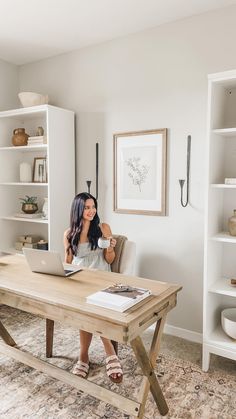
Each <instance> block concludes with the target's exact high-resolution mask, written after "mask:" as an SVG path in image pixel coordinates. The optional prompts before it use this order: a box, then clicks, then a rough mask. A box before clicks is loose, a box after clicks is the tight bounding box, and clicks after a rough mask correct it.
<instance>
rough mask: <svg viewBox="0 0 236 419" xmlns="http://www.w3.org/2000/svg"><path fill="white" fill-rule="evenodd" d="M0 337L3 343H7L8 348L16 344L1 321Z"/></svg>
mask: <svg viewBox="0 0 236 419" xmlns="http://www.w3.org/2000/svg"><path fill="white" fill-rule="evenodd" d="M0 336H1V338H2V339H3V340H4V342H5V343H7V345H10V346H15V345H16V342H15V341H14V339H13V338H12V337H11V335H10V334H9V333H8V331H7V329H6V328H5V327H4V326H3V324H2V322H1V321H0Z"/></svg>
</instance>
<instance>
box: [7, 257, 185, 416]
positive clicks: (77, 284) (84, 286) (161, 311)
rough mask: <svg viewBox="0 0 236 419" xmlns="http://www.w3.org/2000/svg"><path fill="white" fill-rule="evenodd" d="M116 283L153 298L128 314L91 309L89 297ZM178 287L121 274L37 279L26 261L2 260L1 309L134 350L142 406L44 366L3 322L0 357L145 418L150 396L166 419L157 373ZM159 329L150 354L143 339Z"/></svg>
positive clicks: (88, 272) (86, 272)
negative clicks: (69, 327) (148, 291)
mask: <svg viewBox="0 0 236 419" xmlns="http://www.w3.org/2000/svg"><path fill="white" fill-rule="evenodd" d="M114 282H122V283H126V284H129V285H133V286H140V287H144V288H149V289H151V290H152V292H153V294H154V295H153V296H152V297H150V298H149V299H148V300H147V301H145V302H143V303H142V304H140V305H139V306H138V307H137V308H135V307H132V308H131V309H129V310H128V311H126V312H125V313H118V312H116V311H112V310H108V309H103V308H101V307H96V306H93V305H90V304H87V303H86V296H87V295H89V294H91V293H93V292H95V291H98V290H100V289H101V288H104V287H106V286H108V285H111V284H113V283H114ZM180 289H181V287H180V286H178V285H173V284H167V283H165V282H157V281H152V280H148V279H141V278H137V277H130V276H125V275H121V274H116V273H111V272H102V271H93V270H84V271H82V272H79V273H77V274H75V275H73V277H71V278H61V277H57V276H51V275H42V274H36V273H32V272H31V271H30V269H29V267H28V265H27V264H26V262H25V258H24V257H23V256H20V255H18V256H16V255H14V256H12V255H11V256H4V257H2V258H1V259H0V303H2V304H6V305H8V306H11V307H15V308H18V309H20V310H24V311H27V312H29V313H33V314H36V315H39V316H41V317H44V318H47V319H51V320H59V321H61V322H64V323H66V324H70V325H72V326H75V327H76V328H77V329H83V330H87V331H88V332H92V333H96V334H98V335H100V336H105V337H107V338H109V339H112V340H115V341H118V342H122V343H125V344H130V345H131V347H132V349H133V351H134V354H135V356H136V359H137V362H138V364H139V365H140V367H141V369H142V372H143V381H142V385H141V388H140V391H139V394H138V397H137V400H132V399H129V398H126V397H124V396H122V395H119V394H117V393H114V392H112V391H110V390H108V389H106V388H104V387H101V386H99V385H97V384H95V383H93V382H90V381H89V380H85V379H83V378H80V377H78V376H75V375H73V374H72V373H70V372H67V371H64V370H63V369H61V368H58V367H56V366H54V365H51V364H49V363H48V362H45V361H42V360H40V359H38V358H36V357H34V356H32V355H31V354H30V353H27V352H25V351H24V352H23V351H22V350H20V348H18V347H17V344H16V343H15V341H14V339H13V338H12V336H10V334H9V333H8V331H7V330H6V328H5V327H4V326H3V324H2V323H1V322H0V336H1V337H2V339H3V341H4V342H5V343H4V342H0V352H2V353H4V354H5V355H8V356H10V357H13V358H15V359H16V360H17V361H20V362H23V363H24V364H26V365H29V366H30V367H33V368H36V369H37V370H39V371H42V372H44V373H47V374H48V375H50V376H51V377H54V378H56V379H58V380H61V381H63V382H64V383H67V384H70V385H71V386H74V387H75V388H77V389H79V390H82V391H84V392H86V393H88V394H90V395H92V396H94V397H96V398H98V399H99V400H102V401H104V402H106V403H110V404H111V405H113V406H115V407H117V408H118V409H120V410H121V411H123V412H125V413H127V414H129V415H132V416H135V417H138V418H142V417H143V415H144V409H145V404H146V400H147V396H148V393H149V390H150V391H151V392H152V395H153V397H154V400H155V402H156V404H157V406H158V409H159V411H160V413H161V414H162V415H165V414H166V413H167V412H168V406H167V404H166V401H165V398H164V396H163V394H162V391H161V388H160V386H159V383H158V381H157V378H156V375H155V373H154V370H153V368H154V366H155V362H156V358H157V354H158V351H159V348H160V341H161V334H162V331H163V326H164V322H165V318H166V315H167V313H168V311H170V310H171V309H172V308H173V307H174V306H175V305H176V297H177V292H178V291H179V290H180ZM153 323H156V327H155V330H154V334H153V340H152V344H151V348H150V352H149V354H147V352H146V349H145V347H144V345H143V342H142V340H141V337H140V335H141V333H142V332H143V331H144V330H145V329H147V328H148V327H149V326H151V325H152V324H153Z"/></svg>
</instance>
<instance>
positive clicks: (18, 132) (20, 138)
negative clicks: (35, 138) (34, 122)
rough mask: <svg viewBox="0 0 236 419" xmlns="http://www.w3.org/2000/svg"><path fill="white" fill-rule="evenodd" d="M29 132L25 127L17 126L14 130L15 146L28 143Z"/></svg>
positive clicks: (13, 139)
mask: <svg viewBox="0 0 236 419" xmlns="http://www.w3.org/2000/svg"><path fill="white" fill-rule="evenodd" d="M28 137H29V136H28V134H26V132H25V128H15V129H14V130H13V137H12V144H13V145H14V146H24V145H27V144H28Z"/></svg>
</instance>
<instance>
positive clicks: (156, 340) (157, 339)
mask: <svg viewBox="0 0 236 419" xmlns="http://www.w3.org/2000/svg"><path fill="white" fill-rule="evenodd" d="M165 321H166V314H163V316H162V318H161V319H159V320H158V321H157V323H156V327H155V331H154V335H153V339H152V343H151V348H150V352H149V358H150V361H151V364H152V366H153V368H154V367H155V365H156V360H157V357H158V353H159V350H160V345H161V336H162V332H163V329H164V325H165Z"/></svg>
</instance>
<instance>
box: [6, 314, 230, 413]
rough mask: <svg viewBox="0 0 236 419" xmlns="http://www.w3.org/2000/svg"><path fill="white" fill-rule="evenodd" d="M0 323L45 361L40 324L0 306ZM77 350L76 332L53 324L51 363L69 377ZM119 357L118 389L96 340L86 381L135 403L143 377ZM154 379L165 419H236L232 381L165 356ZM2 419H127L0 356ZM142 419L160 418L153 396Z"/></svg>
mask: <svg viewBox="0 0 236 419" xmlns="http://www.w3.org/2000/svg"><path fill="white" fill-rule="evenodd" d="M0 319H1V320H2V322H3V324H4V325H5V326H6V327H7V329H8V330H9V332H10V333H11V334H12V336H13V338H14V339H15V340H16V342H17V344H18V345H20V346H22V347H23V348H24V350H27V351H30V352H31V353H33V354H35V355H37V356H39V357H40V358H41V359H45V355H44V353H45V321H44V320H43V319H40V318H38V317H35V316H33V315H29V314H27V313H24V312H21V311H19V310H15V309H11V308H8V307H6V306H0ZM78 348H79V342H78V332H77V331H75V330H74V329H71V328H69V327H65V326H63V325H61V324H59V323H56V325H55V338H54V357H53V358H52V359H51V360H50V362H51V363H53V364H55V365H57V366H59V367H62V368H64V369H66V370H68V371H70V370H71V368H72V366H73V364H74V362H75V361H76V359H77V356H78ZM119 355H120V358H121V362H122V365H123V369H124V373H125V377H124V381H123V383H122V385H119V386H118V385H116V384H113V383H111V382H110V380H109V379H108V378H107V377H106V375H105V368H104V359H105V358H104V351H103V346H102V343H101V341H100V339H99V338H94V339H93V341H92V345H91V350H90V361H91V362H92V365H91V370H90V374H89V380H91V381H93V382H96V383H98V384H102V385H104V386H105V387H107V388H110V389H112V390H115V391H117V392H119V393H120V394H123V395H126V396H128V395H129V396H130V397H132V398H133V397H135V396H136V395H137V393H138V389H139V386H140V383H141V371H140V369H139V367H137V364H136V361H135V358H134V356H133V354H132V350H131V349H130V348H129V347H126V346H122V345H120V346H119ZM156 374H157V376H158V379H159V383H160V385H161V388H162V390H163V392H164V395H165V397H166V400H167V403H168V406H169V413H168V415H167V416H165V417H166V418H179V419H189V418H194V419H195V418H206V419H233V418H234V419H235V418H236V378H235V377H234V376H231V375H229V374H222V373H220V375H219V373H217V372H214V371H211V372H210V373H203V372H202V371H201V369H200V367H199V366H198V365H194V364H192V363H190V362H186V361H183V360H180V359H176V358H174V357H171V356H167V355H165V354H164V353H163V354H161V355H160V357H159V358H158V360H157V365H156ZM0 418H1V419H21V418H32V419H38V418H41V419H56V418H63V419H74V418H83V419H99V418H104V419H106V418H112V419H118V418H119V419H121V418H123V419H124V418H126V419H128V418H131V417H130V416H128V415H126V414H123V413H121V412H119V411H118V410H117V409H116V408H114V407H112V406H110V405H109V404H106V403H103V402H99V401H98V400H96V399H95V398H93V397H91V396H88V395H86V394H85V393H83V392H82V391H78V390H76V389H73V388H72V387H70V386H68V385H65V384H63V383H61V382H59V381H56V380H54V379H52V378H50V377H48V376H47V375H45V374H42V373H39V372H37V371H36V370H34V369H32V368H30V367H27V366H25V365H23V364H21V363H19V362H16V361H14V360H13V359H10V358H7V357H5V356H3V355H2V354H1V353H0ZM145 418H148V419H150V418H153V419H158V418H161V416H160V414H159V412H158V409H157V407H156V406H155V403H154V401H153V398H152V396H151V394H150V396H149V398H148V401H147V404H146V410H145Z"/></svg>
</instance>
